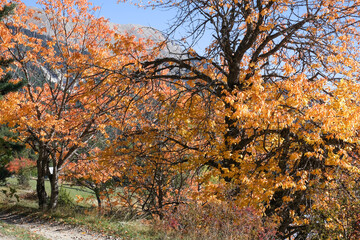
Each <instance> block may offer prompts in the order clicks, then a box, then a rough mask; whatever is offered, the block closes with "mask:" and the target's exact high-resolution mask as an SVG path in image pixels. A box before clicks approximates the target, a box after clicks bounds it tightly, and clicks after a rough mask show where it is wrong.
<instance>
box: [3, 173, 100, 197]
mask: <svg viewBox="0 0 360 240" xmlns="http://www.w3.org/2000/svg"><path fill="white" fill-rule="evenodd" d="M7 183H8V184H10V185H11V186H17V185H18V183H17V179H16V178H8V179H7ZM29 184H30V189H29V190H33V191H35V190H36V180H34V179H30V181H29ZM60 188H63V189H64V190H66V192H67V193H68V194H69V196H70V197H71V198H72V199H73V200H74V201H76V199H77V197H76V196H82V197H83V198H85V199H86V198H91V197H94V194H93V193H92V192H91V191H90V190H89V189H87V188H85V187H81V186H71V185H70V184H68V183H64V184H62V185H60ZM1 189H2V188H1V187H0V190H1ZM45 190H46V192H47V193H48V195H50V191H51V187H50V182H49V180H45Z"/></svg>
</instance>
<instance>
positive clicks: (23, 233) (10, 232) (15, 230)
mask: <svg viewBox="0 0 360 240" xmlns="http://www.w3.org/2000/svg"><path fill="white" fill-rule="evenodd" d="M0 233H1V234H0V237H1V235H5V236H11V237H16V239H19V240H48V238H44V237H42V236H40V235H38V234H36V233H33V232H31V231H29V230H26V229H23V228H21V227H17V226H14V225H10V224H7V223H5V222H2V221H0Z"/></svg>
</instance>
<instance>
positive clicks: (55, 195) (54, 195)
mask: <svg viewBox="0 0 360 240" xmlns="http://www.w3.org/2000/svg"><path fill="white" fill-rule="evenodd" d="M49 179H50V185H51V196H50V203H49V206H48V210H53V209H55V208H56V207H57V204H58V199H59V173H58V169H57V166H54V167H53V173H52V174H51V177H50V176H49Z"/></svg>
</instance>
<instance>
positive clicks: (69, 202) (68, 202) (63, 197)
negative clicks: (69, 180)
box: [58, 187, 74, 207]
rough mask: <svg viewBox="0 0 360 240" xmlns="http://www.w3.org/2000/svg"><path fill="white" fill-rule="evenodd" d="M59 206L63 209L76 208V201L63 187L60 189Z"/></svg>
mask: <svg viewBox="0 0 360 240" xmlns="http://www.w3.org/2000/svg"><path fill="white" fill-rule="evenodd" d="M58 205H59V206H61V207H73V206H74V200H73V199H72V197H71V196H70V193H69V192H68V191H66V190H65V189H64V188H62V187H61V188H60V191H59V199H58Z"/></svg>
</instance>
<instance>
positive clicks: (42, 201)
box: [36, 153, 47, 209]
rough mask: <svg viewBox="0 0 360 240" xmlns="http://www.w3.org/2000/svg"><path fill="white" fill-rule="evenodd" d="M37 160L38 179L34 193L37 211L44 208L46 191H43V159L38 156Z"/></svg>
mask: <svg viewBox="0 0 360 240" xmlns="http://www.w3.org/2000/svg"><path fill="white" fill-rule="evenodd" d="M39 155H40V156H39V158H38V160H37V163H36V165H37V172H38V178H37V183H36V192H37V196H38V200H39V209H45V206H46V198H47V194H46V190H45V166H46V164H45V159H44V158H43V156H41V153H40V154H39Z"/></svg>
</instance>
